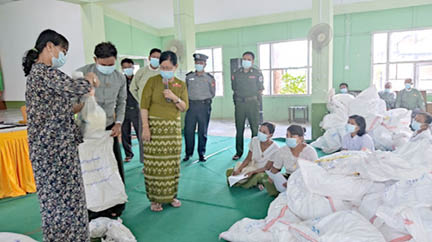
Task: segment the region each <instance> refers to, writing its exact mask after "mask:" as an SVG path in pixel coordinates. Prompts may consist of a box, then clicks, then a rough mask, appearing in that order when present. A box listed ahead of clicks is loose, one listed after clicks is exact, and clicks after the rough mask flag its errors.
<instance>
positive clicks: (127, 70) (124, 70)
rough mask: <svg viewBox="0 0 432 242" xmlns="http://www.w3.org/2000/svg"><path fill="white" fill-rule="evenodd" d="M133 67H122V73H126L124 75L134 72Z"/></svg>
mask: <svg viewBox="0 0 432 242" xmlns="http://www.w3.org/2000/svg"><path fill="white" fill-rule="evenodd" d="M133 72H134V69H133V68H125V69H123V73H124V74H125V75H126V76H132V75H133V74H134V73H133Z"/></svg>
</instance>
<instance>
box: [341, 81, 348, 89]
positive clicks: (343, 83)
mask: <svg viewBox="0 0 432 242" xmlns="http://www.w3.org/2000/svg"><path fill="white" fill-rule="evenodd" d="M343 85H345V86H346V87H347V88H348V84H347V83H345V82H342V83H341V84H339V88H340V87H341V86H343Z"/></svg>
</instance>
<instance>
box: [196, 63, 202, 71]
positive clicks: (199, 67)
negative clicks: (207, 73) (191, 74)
mask: <svg viewBox="0 0 432 242" xmlns="http://www.w3.org/2000/svg"><path fill="white" fill-rule="evenodd" d="M195 69H196V70H197V71H198V72H201V71H203V70H204V65H201V64H196V65H195Z"/></svg>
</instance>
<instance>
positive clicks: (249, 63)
mask: <svg viewBox="0 0 432 242" xmlns="http://www.w3.org/2000/svg"><path fill="white" fill-rule="evenodd" d="M242 66H243V68H245V69H249V68H251V67H252V61H249V60H242Z"/></svg>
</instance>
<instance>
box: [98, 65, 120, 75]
mask: <svg viewBox="0 0 432 242" xmlns="http://www.w3.org/2000/svg"><path fill="white" fill-rule="evenodd" d="M96 69H97V70H98V71H99V72H100V73H102V74H105V75H110V74H111V73H113V72H114V70H115V65H112V66H103V65H99V64H96Z"/></svg>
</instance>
